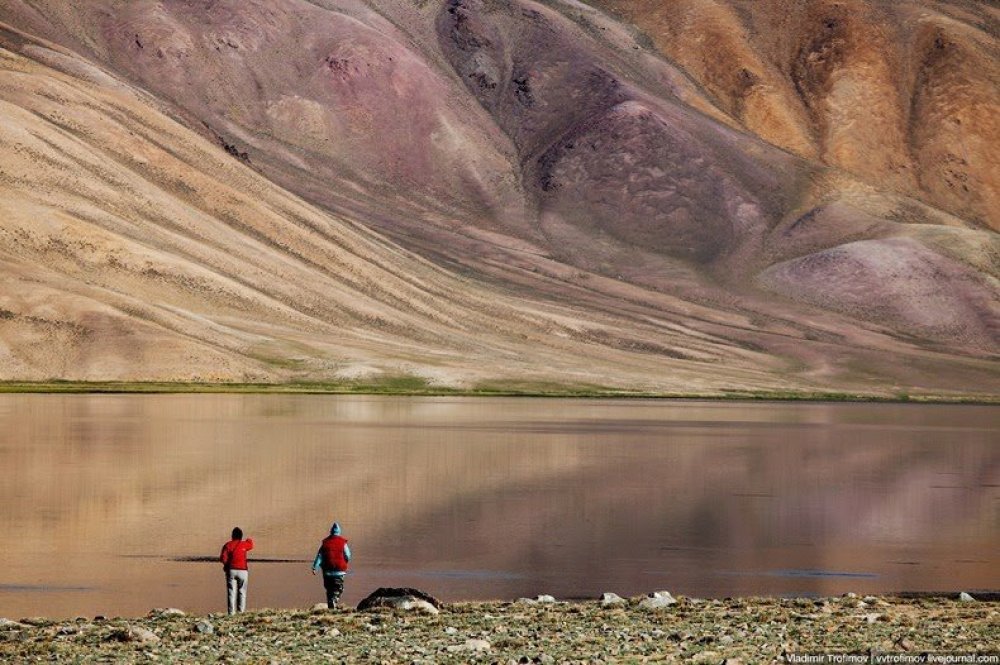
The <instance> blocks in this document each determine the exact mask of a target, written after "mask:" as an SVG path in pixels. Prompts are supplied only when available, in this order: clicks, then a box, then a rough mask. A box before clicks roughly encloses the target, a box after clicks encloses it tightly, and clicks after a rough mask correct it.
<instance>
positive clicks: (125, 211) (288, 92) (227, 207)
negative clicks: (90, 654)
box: [0, 0, 1000, 394]
mask: <svg viewBox="0 0 1000 665" xmlns="http://www.w3.org/2000/svg"><path fill="white" fill-rule="evenodd" d="M595 6H596V7H595ZM597 7H599V8H600V9H598V8H597ZM601 9H604V10H607V11H608V12H609V13H608V14H605V13H602V11H601ZM998 18H1000V16H998V13H997V11H996V10H995V9H994V8H992V7H990V6H988V5H985V4H982V3H973V2H965V1H962V0H955V1H954V2H933V3H915V2H904V3H888V2H876V1H875V0H870V1H868V2H862V1H860V0H858V1H852V2H826V1H824V2H816V3H808V4H802V5H797V6H796V8H794V9H792V10H788V9H787V8H786V6H785V4H784V3H777V2H770V1H768V2H753V3H750V2H741V1H739V0H732V1H730V2H725V1H723V0H719V1H717V2H713V1H710V0H683V1H678V2H671V3H667V2H653V1H651V0H650V1H641V0H618V1H616V0H606V1H603V0H602V1H601V2H595V3H592V5H585V4H582V3H578V2H573V1H571V0H548V1H546V2H531V1H529V0H515V1H512V2H505V3H498V2H490V1H488V0H433V1H432V0H420V1H413V2H399V1H397V0H392V1H390V0H368V1H362V0H316V1H313V2H308V1H306V0H283V1H282V2H271V1H264V0H214V1H211V2H208V1H204V2H181V1H179V0H163V1H160V2H154V1H152V0H138V1H135V2H119V1H115V0H85V1H82V2H76V3H65V2H61V1H56V0H30V1H29V0H8V1H7V2H5V3H4V4H3V6H2V7H0V263H2V268H0V270H2V273H3V275H4V279H3V280H2V281H0V377H2V378H4V379H8V380H49V379H78V380H102V379H122V380H201V381H216V380H221V381H291V380H318V379H344V378H352V377H358V376H372V375H380V374H389V375H401V374H409V375H417V376H421V377H424V378H426V379H428V380H429V381H431V382H433V383H439V384H442V385H453V386H474V385H476V384H478V383H480V382H483V381H496V380H507V381H522V382H523V381H554V382H558V383H564V384H586V385H605V386H614V387H623V388H635V389H647V390H660V391H690V392H710V391H718V390H721V389H726V388H737V389H792V390H814V389H817V388H819V389H826V390H846V391H854V392H878V393H883V394H885V393H894V392H898V391H907V392H936V393H942V394H945V393H951V394H955V393H966V394H967V393H993V394H996V393H998V392H1000V372H998V371H997V369H998V367H997V352H998V350H1000V344H998V342H1000V286H998V285H1000V282H998V278H1000V236H998V234H997V233H996V229H998V228H1000V218H998V216H997V214H998V205H997V204H998V196H1000V194H998V182H1000V163H998V157H997V155H998V154H1000V151H998V150H997V146H998V137H1000V127H998V121H997V118H998V117H1000V92H998V91H1000V85H998V83H1000V74H998V48H1000V47H998V40H997V25H998Z"/></svg>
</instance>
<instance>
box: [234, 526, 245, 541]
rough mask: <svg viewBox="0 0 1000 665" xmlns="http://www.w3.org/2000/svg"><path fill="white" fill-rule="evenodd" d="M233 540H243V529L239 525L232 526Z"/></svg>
mask: <svg viewBox="0 0 1000 665" xmlns="http://www.w3.org/2000/svg"><path fill="white" fill-rule="evenodd" d="M233 540H243V529H241V528H239V527H234V528H233Z"/></svg>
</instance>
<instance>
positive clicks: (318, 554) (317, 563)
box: [312, 547, 323, 575]
mask: <svg viewBox="0 0 1000 665" xmlns="http://www.w3.org/2000/svg"><path fill="white" fill-rule="evenodd" d="M321 565H323V548H322V547H321V548H319V550H318V551H317V552H316V558H315V559H313V567H312V571H313V575H315V574H316V571H317V570H319V567H320V566H321Z"/></svg>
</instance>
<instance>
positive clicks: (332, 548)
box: [312, 522, 351, 610]
mask: <svg viewBox="0 0 1000 665" xmlns="http://www.w3.org/2000/svg"><path fill="white" fill-rule="evenodd" d="M350 560H351V548H350V547H349V546H348V545H347V538H344V537H343V536H341V535H340V524H339V523H337V522H334V523H333V526H332V527H330V535H329V536H327V537H326V538H324V539H323V542H322V543H320V546H319V551H318V552H316V558H315V559H314V560H313V567H312V574H313V575H315V574H316V571H317V570H319V569H320V568H322V569H323V587H324V588H325V589H326V606H327V607H329V608H330V609H331V610H332V609H333V608H334V607H336V606H337V601H338V600H340V594H342V593H343V592H344V576H345V575H347V568H348V562H349V561H350Z"/></svg>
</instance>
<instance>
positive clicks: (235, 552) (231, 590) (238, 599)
mask: <svg viewBox="0 0 1000 665" xmlns="http://www.w3.org/2000/svg"><path fill="white" fill-rule="evenodd" d="M252 549H253V538H247V539H246V540H243V529H241V528H239V527H236V528H235V529H233V538H232V540H230V541H229V542H228V543H226V544H225V545H223V546H222V552H221V553H220V554H219V561H221V562H222V570H224V571H225V573H226V590H227V592H228V593H227V596H226V609H227V611H228V612H229V613H230V614H235V613H236V612H237V611H239V612H246V610H247V582H248V581H249V578H250V572H249V570H248V568H247V552H249V551H250V550H252Z"/></svg>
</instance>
